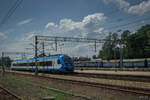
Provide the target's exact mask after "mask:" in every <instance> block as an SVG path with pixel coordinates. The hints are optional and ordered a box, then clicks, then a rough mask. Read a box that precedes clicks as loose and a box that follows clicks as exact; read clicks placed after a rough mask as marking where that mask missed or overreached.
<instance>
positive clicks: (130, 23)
mask: <svg viewBox="0 0 150 100" xmlns="http://www.w3.org/2000/svg"><path fill="white" fill-rule="evenodd" d="M146 20H150V18H149V17H148V18H144V19H139V20H136V21H134V22H129V23H126V24H122V25H117V26H112V27H109V28H107V29H113V28H118V27H123V26H127V25H132V24H135V23H138V22H140V21H146Z"/></svg>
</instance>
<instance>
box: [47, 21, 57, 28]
mask: <svg viewBox="0 0 150 100" xmlns="http://www.w3.org/2000/svg"><path fill="white" fill-rule="evenodd" d="M56 27H57V25H56V24H55V23H52V22H50V23H48V24H47V25H46V26H45V28H46V29H47V28H56Z"/></svg>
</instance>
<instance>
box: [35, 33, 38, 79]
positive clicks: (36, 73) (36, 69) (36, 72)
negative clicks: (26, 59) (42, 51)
mask: <svg viewBox="0 0 150 100" xmlns="http://www.w3.org/2000/svg"><path fill="white" fill-rule="evenodd" d="M37 44H38V41H37V36H35V75H36V76H37V75H38V67H37Z"/></svg>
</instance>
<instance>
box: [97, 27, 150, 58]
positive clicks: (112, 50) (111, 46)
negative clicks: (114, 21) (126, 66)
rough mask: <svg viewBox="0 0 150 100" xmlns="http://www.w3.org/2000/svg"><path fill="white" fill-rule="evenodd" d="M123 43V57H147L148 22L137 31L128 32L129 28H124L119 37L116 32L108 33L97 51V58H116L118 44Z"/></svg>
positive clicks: (149, 32)
mask: <svg viewBox="0 0 150 100" xmlns="http://www.w3.org/2000/svg"><path fill="white" fill-rule="evenodd" d="M120 43H121V44H123V57H124V58H148V57H150V24H148V25H145V26H142V27H141V28H140V29H139V30H137V32H135V33H133V34H130V31H129V30H125V31H124V32H123V33H122V34H121V39H119V38H118V35H117V33H113V34H112V33H110V34H109V35H108V36H107V37H106V41H105V43H104V44H103V46H102V50H100V51H99V55H98V57H99V58H102V59H107V60H109V59H118V58H119V56H120V53H119V48H118V45H119V44H120Z"/></svg>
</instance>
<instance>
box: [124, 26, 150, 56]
mask: <svg viewBox="0 0 150 100" xmlns="http://www.w3.org/2000/svg"><path fill="white" fill-rule="evenodd" d="M149 44H150V24H148V25H145V26H142V27H141V28H140V29H139V30H137V32H135V33H134V34H132V35H130V36H129V37H128V38H127V50H128V58H145V57H150V53H149V52H150V49H147V48H149Z"/></svg>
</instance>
